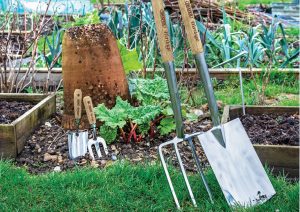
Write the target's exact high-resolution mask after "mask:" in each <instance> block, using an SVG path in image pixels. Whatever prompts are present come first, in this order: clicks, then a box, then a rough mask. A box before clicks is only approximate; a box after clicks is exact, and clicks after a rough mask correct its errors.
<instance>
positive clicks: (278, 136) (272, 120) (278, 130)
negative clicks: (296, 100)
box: [241, 114, 299, 146]
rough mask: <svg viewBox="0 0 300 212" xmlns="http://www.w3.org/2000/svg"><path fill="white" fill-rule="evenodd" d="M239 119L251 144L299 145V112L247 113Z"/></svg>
mask: <svg viewBox="0 0 300 212" xmlns="http://www.w3.org/2000/svg"><path fill="white" fill-rule="evenodd" d="M241 121H242V123H243V125H244V127H245V129H246V131H247V133H248V136H249V137H250V140H251V142H252V143H253V144H272V145H291V146H298V145H299V114H295V115H287V114H283V115H277V114H263V115H249V114H248V115H245V116H243V117H241Z"/></svg>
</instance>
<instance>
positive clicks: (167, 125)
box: [158, 117, 176, 135]
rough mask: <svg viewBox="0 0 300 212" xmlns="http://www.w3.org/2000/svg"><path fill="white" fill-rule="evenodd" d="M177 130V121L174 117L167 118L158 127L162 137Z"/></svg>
mask: <svg viewBox="0 0 300 212" xmlns="http://www.w3.org/2000/svg"><path fill="white" fill-rule="evenodd" d="M175 128H176V124H175V120H174V118H173V117H167V118H164V119H162V120H161V121H160V125H159V126H158V129H159V132H160V134H161V135H167V134H169V133H171V132H172V131H174V129H175Z"/></svg>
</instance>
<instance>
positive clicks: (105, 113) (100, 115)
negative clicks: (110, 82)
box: [95, 96, 132, 128]
mask: <svg viewBox="0 0 300 212" xmlns="http://www.w3.org/2000/svg"><path fill="white" fill-rule="evenodd" d="M130 110H132V106H131V105H130V104H129V103H128V102H127V101H123V100H122V99H121V97H119V96H118V97H117V99H116V105H115V106H114V107H113V108H112V109H108V108H107V107H106V106H105V105H104V104H99V105H98V106H97V107H96V108H95V115H96V118H97V119H99V120H100V121H102V122H104V123H105V125H107V126H109V127H111V128H123V127H124V126H125V124H126V120H127V119H128V113H129V112H130Z"/></svg>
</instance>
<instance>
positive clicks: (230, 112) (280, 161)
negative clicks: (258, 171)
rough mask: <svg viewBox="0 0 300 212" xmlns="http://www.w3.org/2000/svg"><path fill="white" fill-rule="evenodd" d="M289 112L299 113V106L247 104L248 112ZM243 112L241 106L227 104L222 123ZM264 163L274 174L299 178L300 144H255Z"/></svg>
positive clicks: (289, 113)
mask: <svg viewBox="0 0 300 212" xmlns="http://www.w3.org/2000/svg"><path fill="white" fill-rule="evenodd" d="M283 113H285V114H288V115H293V114H296V113H299V107H276V106H246V114H252V115H262V114H283ZM242 114H243V112H242V107H241V106H231V105H230V106H225V108H224V112H223V116H222V123H226V122H228V121H230V120H233V119H235V118H239V117H241V116H242ZM253 146H254V148H255V151H256V153H257V155H258V157H259V159H260V160H261V162H262V163H263V164H267V165H268V166H269V167H271V168H272V169H273V173H274V174H279V173H281V174H282V173H284V174H285V175H287V176H288V177H289V178H299V146H287V145H262V144H253Z"/></svg>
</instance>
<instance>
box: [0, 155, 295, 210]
mask: <svg viewBox="0 0 300 212" xmlns="http://www.w3.org/2000/svg"><path fill="white" fill-rule="evenodd" d="M24 167H25V166H24ZM168 169H169V171H170V177H171V179H172V183H173V185H174V187H175V189H176V193H177V195H178V197H179V198H180V200H181V201H180V204H181V205H182V206H183V208H184V211H232V210H233V209H232V208H229V206H228V204H227V203H226V200H225V198H224V195H223V194H222V192H221V189H220V186H219V185H218V182H217V180H216V178H215V176H214V173H213V172H212V170H211V169H208V170H205V171H204V175H205V178H206V180H207V183H208V185H209V186H210V189H211V192H212V193H213V195H214V203H213V204H212V203H211V202H210V201H208V195H207V192H206V190H205V186H204V185H203V183H202V181H201V180H199V175H197V174H193V173H191V174H189V176H188V177H189V181H190V184H191V185H193V187H194V188H197V189H195V193H194V194H195V199H196V201H197V203H198V205H199V206H198V208H195V207H194V206H193V205H192V204H191V201H190V199H189V193H188V192H187V189H186V186H185V183H184V179H183V177H182V174H181V173H180V172H179V171H178V170H176V169H175V168H174V167H173V166H171V165H170V166H168ZM266 171H267V173H268V176H269V178H270V180H271V183H272V185H273V186H274V189H275V190H276V195H274V197H272V198H271V199H270V200H268V201H267V202H265V203H263V204H260V205H258V206H255V207H249V208H246V209H245V208H240V207H238V208H234V211H236V212H246V211H249V212H250V211H299V182H298V181H288V180H287V179H286V178H284V177H274V176H272V175H271V174H270V171H268V170H266ZM0 173H1V192H0V199H1V201H0V208H1V211H82V210H83V209H85V208H88V209H87V210H89V211H124V210H125V209H126V211H145V212H147V211H176V206H175V203H174V201H173V199H172V194H171V191H170V189H169V185H168V183H167V180H166V176H165V174H164V171H163V168H162V166H161V165H160V163H159V162H156V163H154V164H153V163H151V164H148V163H140V164H137V165H133V164H132V163H129V162H126V161H125V162H123V161H120V162H116V163H114V164H113V165H111V166H106V168H104V169H101V170H99V169H98V168H91V167H85V168H82V167H78V166H76V168H74V169H73V170H72V171H63V172H59V173H53V172H49V173H47V174H41V175H31V174H29V173H28V172H26V170H25V168H19V167H16V166H15V165H13V164H12V163H9V162H6V161H0ZM196 190H197V192H196ZM62 191H63V192H62Z"/></svg>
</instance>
